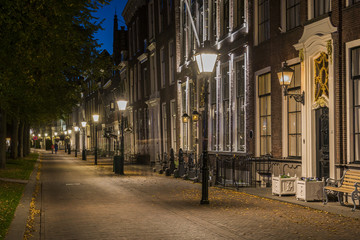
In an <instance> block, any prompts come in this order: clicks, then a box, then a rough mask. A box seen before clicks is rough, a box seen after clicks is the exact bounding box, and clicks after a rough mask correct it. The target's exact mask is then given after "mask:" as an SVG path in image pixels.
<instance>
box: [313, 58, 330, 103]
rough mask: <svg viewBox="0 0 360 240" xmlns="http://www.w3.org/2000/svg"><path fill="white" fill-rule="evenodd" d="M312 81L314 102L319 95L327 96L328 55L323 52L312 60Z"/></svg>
mask: <svg viewBox="0 0 360 240" xmlns="http://www.w3.org/2000/svg"><path fill="white" fill-rule="evenodd" d="M314 70H315V71H314V75H315V76H314V78H315V79H314V83H315V98H314V99H315V102H317V101H318V99H319V98H320V97H321V96H326V97H327V98H328V97H329V85H328V81H329V63H328V55H327V54H326V53H324V52H322V53H320V56H319V57H318V58H316V59H315V60H314Z"/></svg>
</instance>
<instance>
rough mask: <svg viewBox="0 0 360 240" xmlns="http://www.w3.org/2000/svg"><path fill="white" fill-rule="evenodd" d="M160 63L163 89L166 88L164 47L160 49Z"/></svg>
mask: <svg viewBox="0 0 360 240" xmlns="http://www.w3.org/2000/svg"><path fill="white" fill-rule="evenodd" d="M160 62H161V65H160V68H161V87H162V88H163V87H165V78H166V75H165V49H164V47H162V48H161V49H160Z"/></svg>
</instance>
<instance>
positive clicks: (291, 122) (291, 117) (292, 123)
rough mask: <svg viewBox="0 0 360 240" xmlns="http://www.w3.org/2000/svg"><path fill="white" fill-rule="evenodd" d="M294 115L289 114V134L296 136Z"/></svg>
mask: <svg viewBox="0 0 360 240" xmlns="http://www.w3.org/2000/svg"><path fill="white" fill-rule="evenodd" d="M296 115H297V114H296V113H289V134H296V130H297V127H296Z"/></svg>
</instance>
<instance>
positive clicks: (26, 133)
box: [24, 122, 30, 156]
mask: <svg viewBox="0 0 360 240" xmlns="http://www.w3.org/2000/svg"><path fill="white" fill-rule="evenodd" d="M24 125H25V126H24V155H25V156H27V155H29V153H30V125H29V123H28V122H25V124H24Z"/></svg>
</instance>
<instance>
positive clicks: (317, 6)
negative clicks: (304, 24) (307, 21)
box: [313, 0, 330, 18]
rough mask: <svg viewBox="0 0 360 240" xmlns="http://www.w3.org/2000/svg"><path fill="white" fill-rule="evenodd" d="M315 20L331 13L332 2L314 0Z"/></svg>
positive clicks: (328, 0)
mask: <svg viewBox="0 0 360 240" xmlns="http://www.w3.org/2000/svg"><path fill="white" fill-rule="evenodd" d="M313 3H314V18H316V17H319V16H321V15H323V14H325V13H328V12H330V0H314V2H313Z"/></svg>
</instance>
